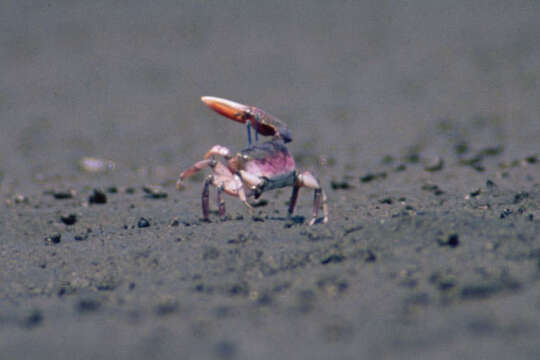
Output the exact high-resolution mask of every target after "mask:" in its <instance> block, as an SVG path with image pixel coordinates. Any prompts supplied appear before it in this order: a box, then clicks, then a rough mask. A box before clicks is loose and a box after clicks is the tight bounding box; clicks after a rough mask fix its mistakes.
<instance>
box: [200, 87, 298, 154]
mask: <svg viewBox="0 0 540 360" xmlns="http://www.w3.org/2000/svg"><path fill="white" fill-rule="evenodd" d="M201 100H202V102H203V103H204V104H205V105H206V106H208V107H209V108H211V109H212V110H214V111H215V112H217V113H218V114H220V115H223V116H225V117H227V118H229V119H231V120H234V121H236V122H239V123H242V124H246V127H247V132H248V143H249V144H250V145H251V130H250V128H251V127H253V129H254V130H255V141H257V140H258V134H261V135H264V136H274V137H279V138H281V139H282V140H283V141H284V142H286V143H287V142H290V141H291V140H292V138H291V134H290V132H289V130H288V129H287V125H285V124H284V123H283V122H282V121H281V120H279V119H277V118H276V117H274V116H272V115H270V114H268V113H267V112H265V111H263V110H261V109H259V108H256V107H254V106H247V105H243V104H240V103H237V102H235V101H231V100H227V99H222V98H218V97H214V96H203V97H201Z"/></svg>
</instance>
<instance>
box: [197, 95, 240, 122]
mask: <svg viewBox="0 0 540 360" xmlns="http://www.w3.org/2000/svg"><path fill="white" fill-rule="evenodd" d="M201 101H202V102H203V103H204V104H205V105H206V106H208V107H209V108H210V109H212V110H214V111H215V112H217V113H218V114H220V115H223V116H225V117H228V118H229V119H232V120H234V121H237V122H240V123H245V122H246V117H245V114H246V113H247V112H249V111H250V107H249V106H247V105H244V104H240V103H237V102H234V101H231V100H227V99H222V98H218V97H214V96H203V97H201Z"/></svg>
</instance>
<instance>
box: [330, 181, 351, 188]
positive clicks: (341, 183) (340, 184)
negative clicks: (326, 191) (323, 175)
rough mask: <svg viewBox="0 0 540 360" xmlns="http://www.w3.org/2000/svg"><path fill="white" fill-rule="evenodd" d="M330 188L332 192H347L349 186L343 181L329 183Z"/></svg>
mask: <svg viewBox="0 0 540 360" xmlns="http://www.w3.org/2000/svg"><path fill="white" fill-rule="evenodd" d="M330 187H331V188H332V190H348V189H350V188H351V185H350V184H349V183H348V182H347V181H345V180H342V181H331V182H330Z"/></svg>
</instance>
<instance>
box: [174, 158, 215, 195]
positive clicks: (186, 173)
mask: <svg viewBox="0 0 540 360" xmlns="http://www.w3.org/2000/svg"><path fill="white" fill-rule="evenodd" d="M215 165H216V160H213V159H210V160H201V161H197V162H196V163H195V164H193V165H192V166H191V167H189V168H187V169H186V170H184V171H182V173H181V174H180V177H179V178H178V180H177V181H176V188H177V189H180V188H181V187H182V184H183V181H184V179H185V178H187V177H190V176H191V175H193V174H195V173H196V172H198V171H201V170H203V169H204V168H206V167H208V166H210V167H214V166H215Z"/></svg>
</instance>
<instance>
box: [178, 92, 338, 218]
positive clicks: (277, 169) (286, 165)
mask: <svg viewBox="0 0 540 360" xmlns="http://www.w3.org/2000/svg"><path fill="white" fill-rule="evenodd" d="M201 100H202V102H203V103H204V104H206V105H207V106H208V107H210V108H211V109H212V110H214V111H215V112H217V113H218V114H221V115H223V116H225V117H228V118H229V119H232V120H234V121H237V122H240V123H243V124H246V128H247V135H248V147H247V148H245V149H244V150H241V151H239V152H237V153H236V154H233V153H231V150H229V149H228V148H226V147H224V146H221V145H214V146H213V147H212V148H211V149H210V150H209V151H208V152H207V153H206V154H205V155H204V159H203V160H201V161H197V162H196V163H195V164H193V165H192V166H191V167H190V168H188V169H187V170H185V171H183V172H182V173H181V174H180V177H179V179H178V181H177V182H176V187H177V189H180V188H181V187H182V185H183V180H184V179H185V178H187V177H189V176H191V175H193V174H195V173H196V172H198V171H200V170H203V169H205V168H207V167H209V168H210V169H211V170H212V174H210V175H208V176H207V177H206V179H205V180H204V184H203V189H202V195H201V198H202V213H203V218H204V220H206V221H207V220H208V214H209V204H208V198H209V187H210V185H212V186H215V187H216V189H217V203H218V214H219V216H220V217H223V216H225V202H224V201H223V193H226V194H228V195H231V196H235V197H238V198H239V199H240V200H241V201H242V202H243V203H244V204H245V205H246V206H247V207H248V209H249V210H250V213H251V212H252V206H251V205H250V203H249V202H248V201H247V199H248V198H249V197H251V196H253V197H254V198H255V199H258V198H259V196H261V194H262V193H263V192H265V191H268V190H272V189H279V188H283V187H286V186H292V188H293V190H292V195H291V199H290V201H289V209H288V217H291V216H292V213H293V211H294V206H295V205H296V199H297V198H298V191H299V190H300V188H301V187H307V188H309V189H313V190H314V199H313V217H312V219H311V220H310V221H309V225H313V224H314V223H315V222H316V220H317V217H318V214H319V209H320V208H321V207H322V211H323V218H322V222H323V223H326V222H327V221H328V207H327V204H326V194H325V192H324V190H323V189H322V188H321V186H320V184H319V181H318V180H317V179H316V178H315V177H314V176H313V175H312V174H311V173H310V172H309V171H303V172H298V171H297V170H296V166H295V163H294V159H293V157H292V155H291V154H290V153H289V150H288V149H287V147H286V146H285V144H286V143H288V142H290V141H291V140H292V138H291V134H290V133H289V130H288V129H287V126H286V125H285V124H284V123H283V122H282V121H281V120H279V119H277V118H276V117H274V116H272V115H270V114H268V113H267V112H265V111H263V110H261V109H259V108H256V107H254V106H247V105H242V104H239V103H237V102H234V101H231V100H226V99H221V98H217V97H212V96H203V97H202V98H201ZM252 127H253V129H254V133H255V143H254V144H252V143H251V128H252ZM259 134H260V135H263V136H271V137H272V139H271V140H269V141H265V142H262V143H258V135H259ZM215 156H222V157H224V158H225V160H226V164H223V163H222V162H219V161H217V160H215V158H214V157H215Z"/></svg>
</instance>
